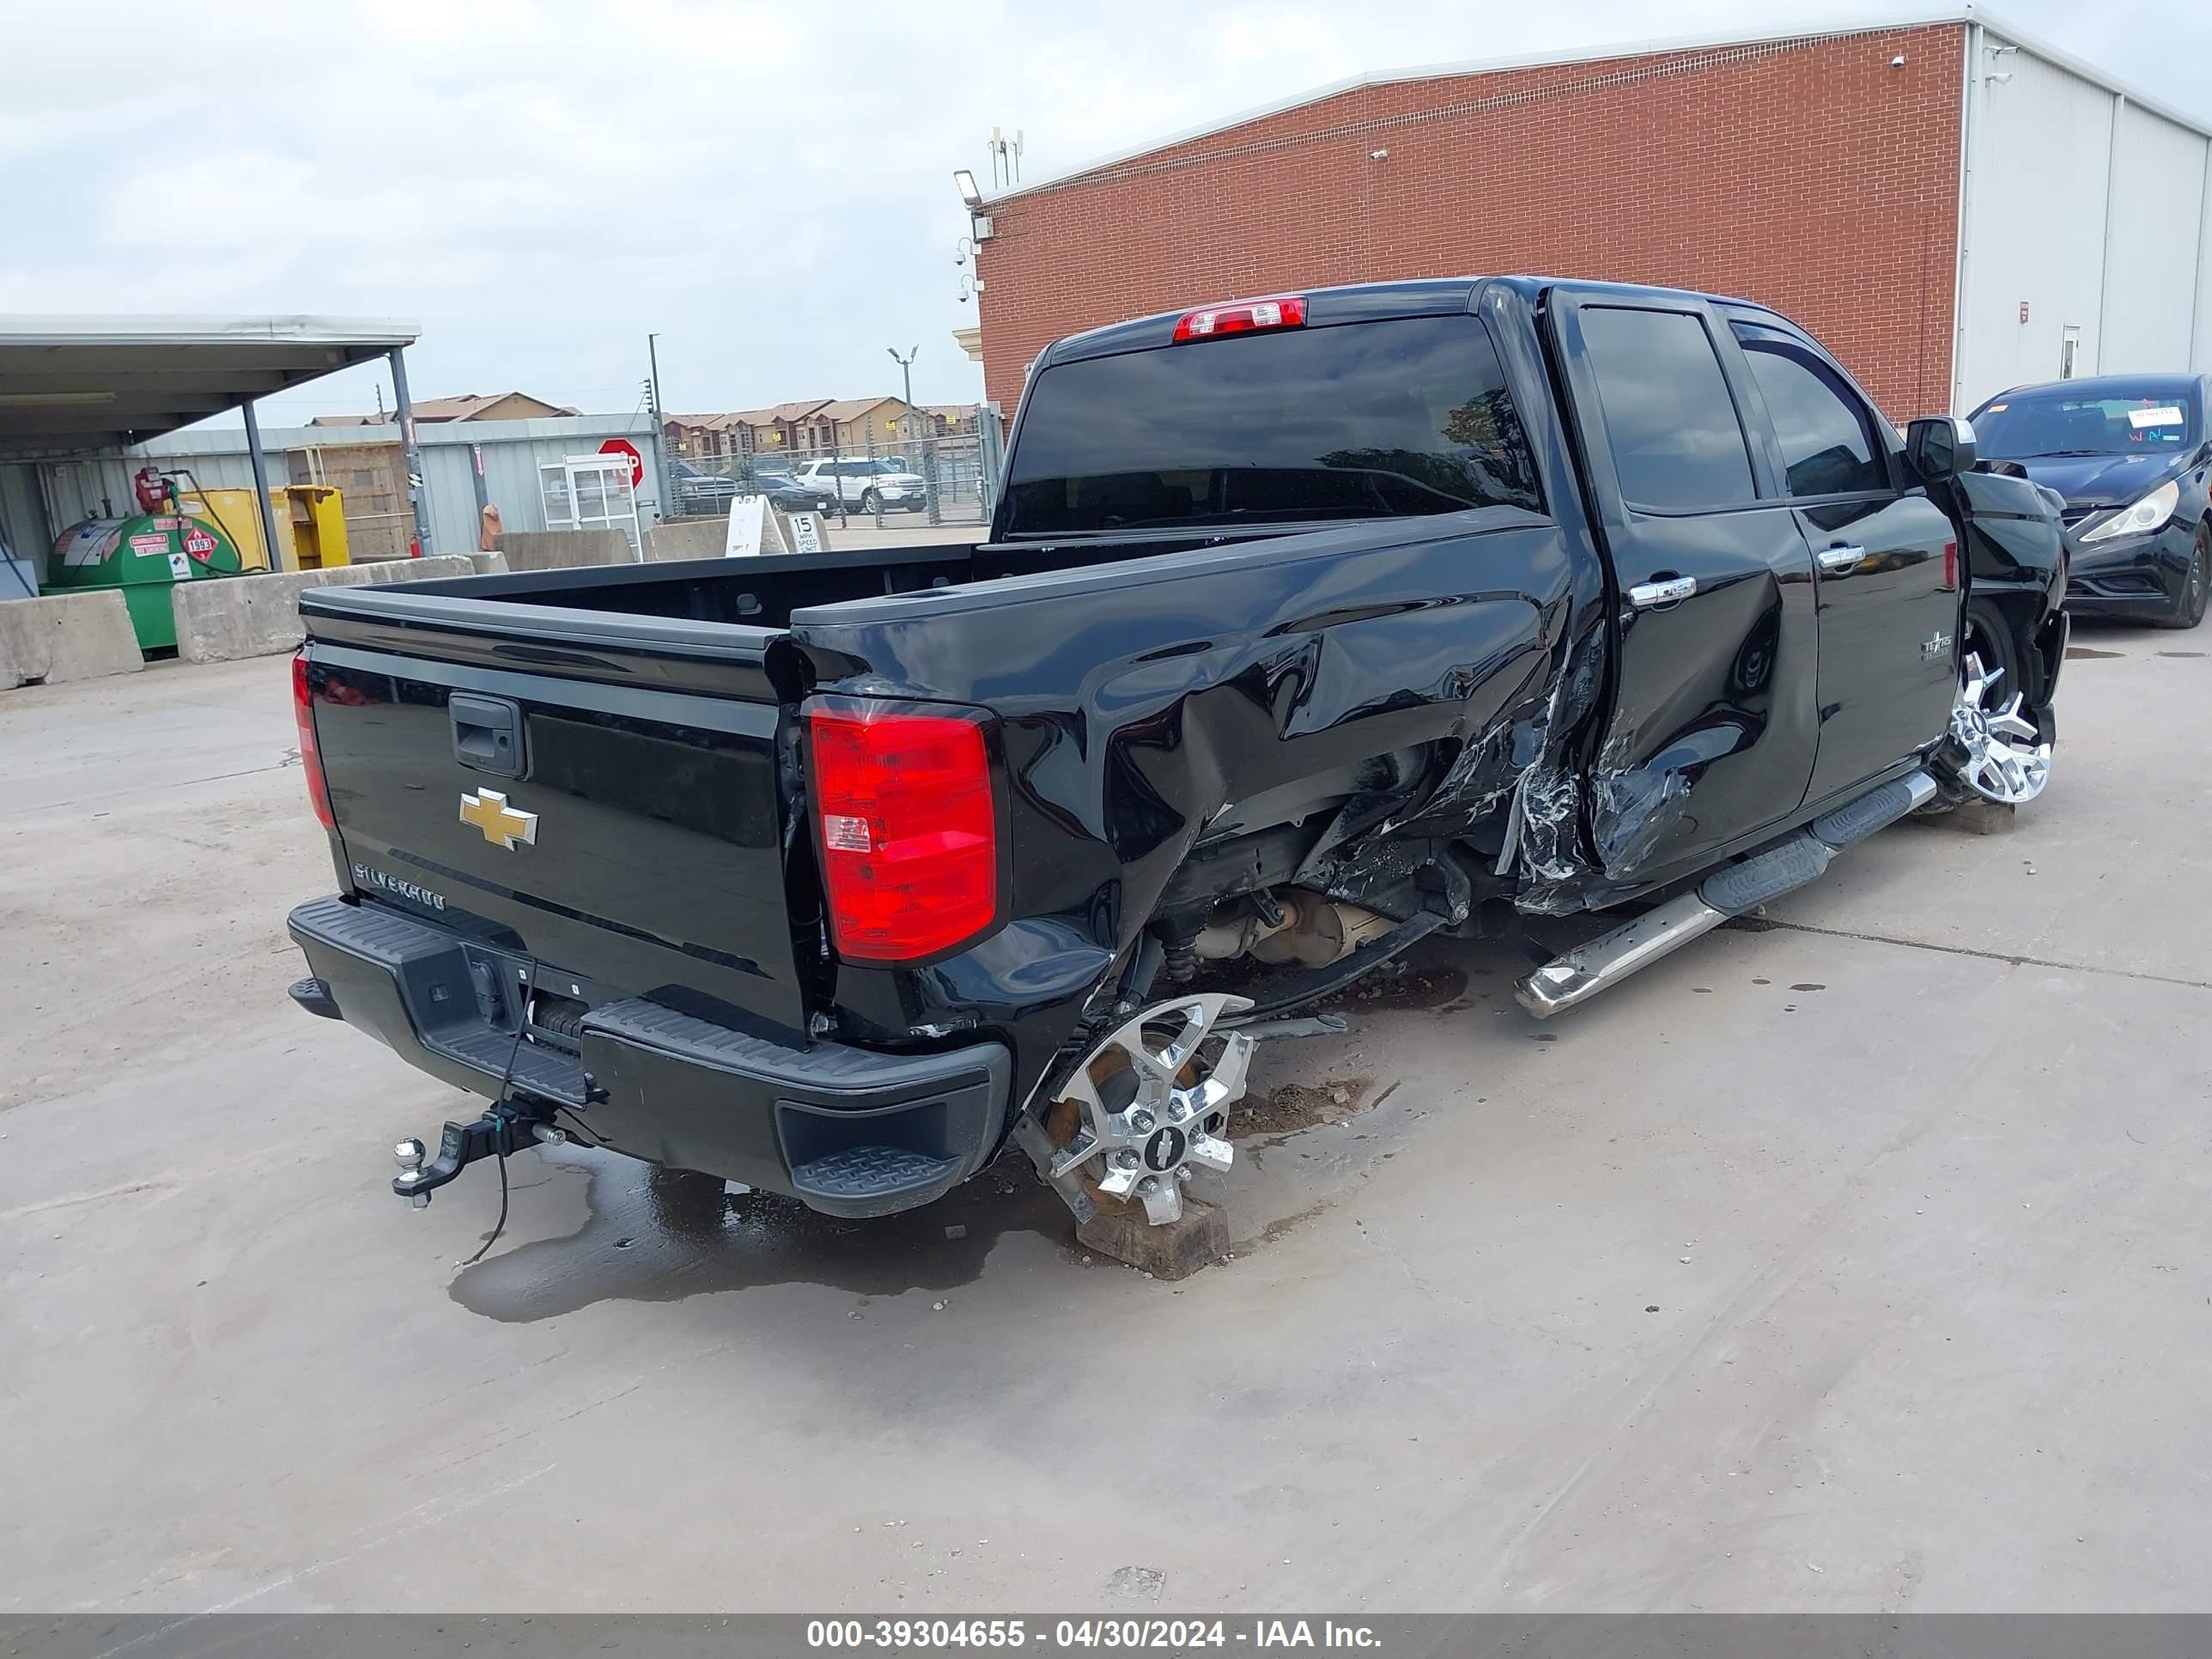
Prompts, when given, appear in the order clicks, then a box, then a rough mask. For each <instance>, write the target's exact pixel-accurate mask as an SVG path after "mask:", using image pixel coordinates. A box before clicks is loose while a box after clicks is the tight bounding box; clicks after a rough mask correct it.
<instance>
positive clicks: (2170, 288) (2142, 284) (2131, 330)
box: [2097, 104, 2206, 374]
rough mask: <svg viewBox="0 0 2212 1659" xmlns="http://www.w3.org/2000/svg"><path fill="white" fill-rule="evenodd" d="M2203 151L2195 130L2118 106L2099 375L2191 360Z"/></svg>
mask: <svg viewBox="0 0 2212 1659" xmlns="http://www.w3.org/2000/svg"><path fill="white" fill-rule="evenodd" d="M2205 149H2206V146H2205V141H2204V139H2203V137H2201V136H2199V135H2198V134H2197V133H2194V132H2191V131H2189V130H2188V129H2187V128H2185V127H2179V126H2176V125H2174V124H2173V123H2172V122H2171V121H2169V120H2167V119H2166V118H2165V117H2164V116H2162V115H2155V114H2153V113H2152V112H2150V111H2148V110H2146V109H2142V108H2140V107H2139V106H2136V105H2134V104H2127V105H2124V106H2122V107H2121V109H2120V117H2119V153H2118V155H2117V157H2116V158H2115V160H2116V161H2117V163H2118V165H2116V166H2115V167H2113V169H2112V216H2111V220H2110V223H2111V227H2112V228H2111V240H2110V242H2109V244H2108V246H2106V259H2105V319H2104V334H2105V337H2104V343H2103V345H2102V347H2101V349H2100V350H2099V352H2098V354H2097V370H2098V372H2099V373H2100V374H2129V373H2131V372H2133V371H2136V370H2154V371H2165V372H2166V373H2172V371H2174V370H2176V369H2179V368H2185V367H2186V366H2187V364H2188V362H2189V336H2190V329H2191V323H2192V321H2193V319H2194V318H2195V315H2196V311H2197V276H2198V272H2197V246H2198V236H2197V232H2198V229H2199V222H2200V219H2201V217H2202V215H2203V210H2204V162H2205Z"/></svg>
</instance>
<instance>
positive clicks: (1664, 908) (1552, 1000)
mask: <svg viewBox="0 0 2212 1659" xmlns="http://www.w3.org/2000/svg"><path fill="white" fill-rule="evenodd" d="M1935 793H1936V781H1935V780H1934V779H1933V778H1931V777H1929V775H1927V774H1926V773H1925V772H1911V773H1908V774H1906V775H1905V776H1904V777H1901V778H1894V779H1892V780H1891V781H1889V782H1887V783H1885V784H1883V785H1882V786H1881V787H1880V788H1878V789H1872V790H1869V791H1868V792H1867V793H1865V794H1863V795H1862V796H1860V797H1859V798H1858V799H1857V800H1855V801H1852V802H1851V803H1850V805H1845V806H1839V807H1838V808H1837V809H1836V810H1835V811H1832V812H1826V813H1823V814H1822V815H1821V816H1820V817H1817V818H1815V819H1814V820H1813V822H1812V823H1809V824H1808V825H1807V826H1806V827H1805V828H1804V829H1801V830H1799V831H1798V832H1797V833H1796V835H1794V836H1790V838H1789V839H1788V840H1786V841H1784V842H1778V843H1777V844H1776V845H1775V846H1772V847H1770V848H1767V849H1766V850H1765V852H1763V853H1760V854H1756V855H1754V856H1753V857H1751V858H1747V859H1746V860H1743V861H1742V862H1741V863H1740V864H1729V865H1723V866H1722V867H1721V868H1719V869H1717V870H1716V871H1714V872H1712V873H1711V874H1710V875H1708V876H1707V877H1706V878H1705V880H1704V881H1702V882H1700V883H1699V885H1698V889H1697V890H1696V891H1695V892H1692V893H1685V894H1683V895H1682V896H1680V897H1679V898H1674V899H1669V900H1668V902H1666V903H1664V904H1662V905H1661V906H1659V907H1658V908H1656V909H1654V910H1647V911H1645V912H1644V914H1643V915H1640V916H1638V917H1637V918H1636V919H1635V920H1634V921H1626V922H1623V923H1622V924H1621V925H1620V927H1616V928H1614V929H1613V931H1612V932H1611V933H1605V934H1601V935H1600V936H1599V937H1598V938H1596V939H1592V940H1590V941H1589V944H1587V945H1577V946H1576V947H1575V948H1574V949H1573V950H1571V951H1566V952H1565V953H1563V954H1562V955H1559V956H1557V957H1553V958H1552V960H1551V961H1549V962H1547V963H1545V964H1544V965H1543V966H1542V967H1541V968H1539V969H1536V970H1535V971H1534V973H1532V974H1529V975H1527V976H1526V977H1525V978H1523V979H1522V981H1520V983H1519V984H1517V985H1516V986H1515V987H1513V996H1514V1000H1516V1002H1518V1003H1519V1004H1520V1005H1521V1006H1522V1007H1523V1008H1526V1009H1527V1010H1528V1012H1530V1013H1532V1014H1534V1016H1535V1017H1536V1018H1538V1019H1549V1018H1551V1017H1552V1016H1553V1014H1556V1013H1559V1012H1561V1011H1562V1010H1564V1009H1567V1008H1571V1007H1574V1006H1576V1005H1577V1003H1583V1002H1588V1001H1589V1000H1590V999H1591V998H1592V997H1594V996H1595V995H1596V994H1598V993H1599V992H1600V991H1603V990H1606V989H1607V988H1609V987H1612V986H1615V985H1618V984H1620V981H1623V980H1625V979H1626V978H1627V977H1628V976H1629V975H1631V974H1632V973H1635V972H1636V971H1637V970H1638V969H1643V968H1649V967H1650V965H1651V964H1652V963H1655V962H1656V961H1658V960H1659V959H1660V957H1663V956H1667V955H1668V954H1670V953H1671V952H1673V951H1677V950H1679V949H1680V948H1681V947H1682V946H1683V945H1687V944H1688V943H1689V942H1690V941H1691V940H1692V939H1696V938H1697V937H1698V936H1699V934H1701V933H1711V931H1712V930H1713V929H1714V928H1716V927H1719V926H1720V925H1721V924H1722V923H1723V922H1724V921H1727V920H1728V919H1729V917H1730V916H1739V915H1742V914H1743V913H1744V912H1745V911H1747V910H1750V909H1754V908H1757V907H1758V906H1759V905H1762V904H1764V903H1765V902H1767V901H1768V900H1769V899H1772V898H1779V897H1780V896H1782V895H1783V894H1784V893H1787V892H1790V891H1792V890H1795V889H1796V888H1799V887H1802V886H1804V885H1805V884H1806V883H1808V882H1809V881H1812V880H1814V879H1815V878H1818V877H1819V876H1820V874H1821V873H1822V872H1825V871H1826V869H1827V867H1828V861H1829V860H1831V859H1832V858H1833V857H1834V856H1835V855H1836V854H1837V853H1838V852H1839V851H1841V850H1842V849H1843V848H1845V847H1848V846H1850V844H1851V842H1855V841H1860V840H1863V839H1864V838H1865V837H1866V836H1870V835H1872V834H1873V833H1874V832H1875V830H1877V829H1881V827H1882V826H1883V825H1885V824H1889V823H1895V822H1896V821H1897V820H1898V819H1899V818H1901V817H1905V815H1906V814H1907V813H1908V812H1911V811H1913V810H1914V809H1916V808H1917V807H1919V806H1921V805H1923V804H1925V803H1926V802H1927V801H1929V799H1932V798H1933V797H1934V795H1935Z"/></svg>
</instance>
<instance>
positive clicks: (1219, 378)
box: [1002, 313, 1543, 536]
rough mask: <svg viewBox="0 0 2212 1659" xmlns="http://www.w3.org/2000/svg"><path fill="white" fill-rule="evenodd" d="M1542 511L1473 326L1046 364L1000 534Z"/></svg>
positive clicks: (1485, 340) (1218, 344)
mask: <svg viewBox="0 0 2212 1659" xmlns="http://www.w3.org/2000/svg"><path fill="white" fill-rule="evenodd" d="M1497 506H1508V507H1526V508H1528V510H1529V511H1531V512H1541V511H1543V494H1542V491H1541V489H1539V488H1538V485H1537V481H1536V464H1535V459H1534V455H1533V454H1532V453H1531V452H1530V449H1529V445H1528V434H1527V433H1526V431H1525V430H1524V429H1523V428H1522V424H1521V417H1520V413H1519V411H1518V410H1516V409H1515V408H1514V406H1513V399H1512V398H1511V396H1510V394H1509V393H1508V392H1507V391H1506V388H1505V376H1504V373H1503V371H1502V370H1501V369H1500V368H1499V367H1498V352H1497V349H1496V348H1495V347H1493V346H1492V343H1491V339H1490V335H1489V332H1488V331H1487V330H1486V329H1485V328H1484V326H1483V324H1482V319H1480V318H1479V317H1472V316H1468V315H1466V314H1464V313H1461V314H1456V315H1453V316H1449V317H1407V318H1400V319H1394V320H1390V321H1385V322H1371V323H1353V324H1346V325H1340V326H1337V327H1334V328H1301V329H1285V330H1283V331H1280V332H1271V333H1263V334H1251V335H1242V336H1237V337H1225V338H1219V339H1212V340H1199V341H1195V342H1190V343H1183V344H1178V345H1170V346H1160V347H1156V348H1154V349H1150V350H1145V351H1131V352H1124V353H1122V354H1121V355H1119V356H1112V357H1095V358H1091V359H1090V360H1088V361H1086V362H1070V363H1061V364H1059V365H1057V366H1055V367H1054V368H1048V369H1046V370H1045V371H1044V372H1043V373H1042V374H1040V375H1039V376H1038V377H1037V380H1036V385H1035V386H1032V387H1031V388H1030V394H1029V403H1028V406H1027V407H1026V409H1025V410H1024V412H1023V415H1022V425H1021V431H1020V434H1019V435H1018V437H1017V439H1016V440H1015V443H1014V451H1013V455H1012V468H1011V472H1010V476H1009V478H1008V481H1007V491H1006V523H1005V525H1004V527H1003V532H1002V533H1005V534H1008V535H1030V536H1036V535H1062V534H1071V533H1081V532H1085V531H1113V530H1135V529H1167V530H1173V529H1177V528H1182V527H1194V526H1205V525H1234V524H1246V523H1250V524H1272V523H1299V522H1305V521H1310V520H1315V521H1318V520H1331V519H1375V518H1399V517H1407V516H1412V515H1417V514H1426V513H1461V512H1465V511H1466V510H1468V508H1470V507H1497Z"/></svg>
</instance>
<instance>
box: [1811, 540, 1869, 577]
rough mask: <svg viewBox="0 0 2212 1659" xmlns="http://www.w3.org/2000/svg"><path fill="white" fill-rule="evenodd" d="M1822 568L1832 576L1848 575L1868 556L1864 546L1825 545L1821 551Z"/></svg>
mask: <svg viewBox="0 0 2212 1659" xmlns="http://www.w3.org/2000/svg"><path fill="white" fill-rule="evenodd" d="M1819 556H1820V568H1821V569H1823V570H1825V571H1826V572H1827V573H1828V574H1830V575H1831V576H1848V575H1850V574H1851V572H1852V571H1854V570H1856V569H1857V568H1859V565H1860V564H1861V563H1862V562H1863V561H1864V560H1865V558H1866V549H1864V548H1863V547H1824V548H1822V549H1821V550H1820V555H1819Z"/></svg>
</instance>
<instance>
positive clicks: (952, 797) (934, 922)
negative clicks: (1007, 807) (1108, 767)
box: [808, 707, 999, 962]
mask: <svg viewBox="0 0 2212 1659" xmlns="http://www.w3.org/2000/svg"><path fill="white" fill-rule="evenodd" d="M808 730H809V733H810V737H811V747H810V753H809V762H810V765H811V774H812V780H813V786H814V822H815V827H816V829H817V832H818V833H819V836H820V840H821V848H822V877H823V888H824V890H826V892H827V894H828V896H829V938H830V940H831V942H832V943H833V944H834V945H836V948H837V954H838V955H840V956H842V957H848V958H852V959H854V960H859V961H866V962H911V961H914V960H915V959H916V958H917V957H926V956H932V955H934V954H935V953H936V952H938V951H945V950H950V949H951V947H952V946H954V945H958V944H961V943H963V941H965V940H967V939H972V938H974V937H975V935H976V934H977V933H981V932H982V931H983V930H984V929H985V928H986V927H989V926H990V925H991V923H992V921H994V919H995V918H996V916H997V915H998V908H999V843H998V808H997V806H996V805H995V804H994V801H993V799H992V793H991V767H990V759H989V757H988V756H987V753H986V752H985V750H984V746H983V728H982V727H981V726H980V725H978V724H977V723H976V722H975V720H969V719H963V718H961V717H960V716H957V715H947V714H906V713H902V712H899V711H897V710H894V709H891V708H852V707H844V708H817V709H816V710H815V711H814V712H813V713H812V714H811V716H810V717H809V719H808Z"/></svg>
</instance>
